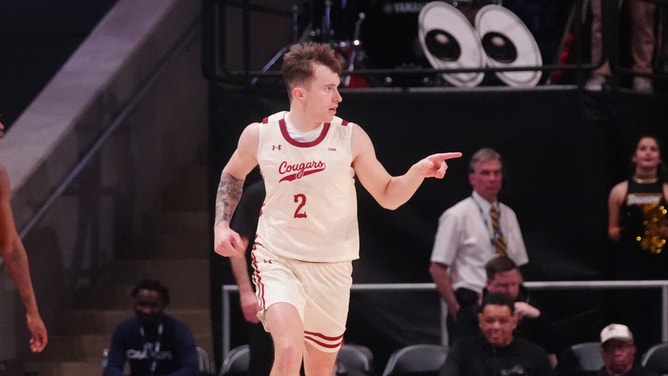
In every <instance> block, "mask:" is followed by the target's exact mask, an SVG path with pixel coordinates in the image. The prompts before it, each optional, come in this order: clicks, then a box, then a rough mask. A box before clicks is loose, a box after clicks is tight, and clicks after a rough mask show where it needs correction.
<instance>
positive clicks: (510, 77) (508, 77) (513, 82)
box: [475, 4, 543, 87]
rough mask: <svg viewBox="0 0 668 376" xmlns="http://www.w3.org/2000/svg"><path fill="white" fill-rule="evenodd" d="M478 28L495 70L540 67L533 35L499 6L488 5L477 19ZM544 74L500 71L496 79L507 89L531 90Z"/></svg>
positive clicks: (477, 15)
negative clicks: (520, 88)
mask: <svg viewBox="0 0 668 376" xmlns="http://www.w3.org/2000/svg"><path fill="white" fill-rule="evenodd" d="M475 29H476V30H477V32H478V34H479V35H480V40H481V42H482V47H483V49H484V51H485V54H486V55H487V57H488V59H487V65H488V66H490V67H495V68H513V67H539V66H541V65H543V59H542V58H541V55H540V50H539V49H538V44H536V40H535V39H534V38H533V35H531V32H530V31H529V29H527V27H526V26H525V25H524V23H523V22H522V20H520V19H519V17H517V16H516V15H515V13H513V12H512V11H510V10H508V9H506V8H504V7H502V6H500V5H492V4H490V5H485V6H484V7H482V8H480V10H479V11H478V13H477V14H476V16H475ZM541 75H542V72H541V71H536V70H530V71H505V72H504V71H499V72H496V76H497V77H498V78H499V79H500V80H501V81H503V82H504V83H505V84H506V85H508V86H514V87H532V86H536V84H538V81H540V78H541Z"/></svg>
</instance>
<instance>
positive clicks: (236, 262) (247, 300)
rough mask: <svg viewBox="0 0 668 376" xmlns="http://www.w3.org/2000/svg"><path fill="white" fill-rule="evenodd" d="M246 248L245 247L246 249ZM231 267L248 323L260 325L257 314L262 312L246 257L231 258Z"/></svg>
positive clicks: (246, 240)
mask: <svg viewBox="0 0 668 376" xmlns="http://www.w3.org/2000/svg"><path fill="white" fill-rule="evenodd" d="M241 239H242V242H246V243H248V239H246V238H244V237H242V238H241ZM244 248H245V247H244ZM230 265H231V266H232V274H234V279H235V281H236V282H237V287H239V300H240V303H241V311H242V312H243V314H244V318H245V319H246V321H248V322H251V323H254V324H256V323H258V322H260V320H259V319H258V318H257V313H258V312H259V311H260V305H259V304H258V301H257V297H256V296H255V292H254V291H253V286H252V285H251V281H250V277H249V276H248V270H247V266H246V257H232V258H230Z"/></svg>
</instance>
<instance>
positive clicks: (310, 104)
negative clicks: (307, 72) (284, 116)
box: [305, 65, 343, 122]
mask: <svg viewBox="0 0 668 376" xmlns="http://www.w3.org/2000/svg"><path fill="white" fill-rule="evenodd" d="M340 83H341V79H340V78H339V75H338V74H336V73H335V72H333V71H332V70H331V69H329V67H327V66H324V65H318V66H317V67H316V68H315V74H314V77H313V80H311V83H310V85H308V87H307V88H306V90H305V100H306V101H305V106H306V112H307V113H308V114H309V115H310V117H312V118H313V119H314V120H315V121H317V122H330V121H332V118H333V117H334V115H336V110H337V108H338V106H339V103H341V101H342V100H343V98H341V95H340V94H339V90H338V87H339V84H340Z"/></svg>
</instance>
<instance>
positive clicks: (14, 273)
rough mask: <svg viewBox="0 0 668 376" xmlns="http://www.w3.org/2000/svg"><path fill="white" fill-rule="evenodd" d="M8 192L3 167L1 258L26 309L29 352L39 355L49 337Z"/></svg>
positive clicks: (0, 180) (0, 170)
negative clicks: (39, 308) (38, 304)
mask: <svg viewBox="0 0 668 376" xmlns="http://www.w3.org/2000/svg"><path fill="white" fill-rule="evenodd" d="M9 190H10V184H9V176H8V175H7V171H6V170H5V168H4V166H2V165H0V255H1V256H2V258H3V259H4V260H5V265H6V266H7V270H8V271H9V274H10V275H11V277H12V279H13V280H14V283H15V284H16V288H17V289H18V292H19V296H20V297H21V301H22V302H23V305H24V306H25V309H26V322H27V325H28V330H30V333H31V335H32V338H31V339H30V349H31V350H32V351H33V352H41V351H42V350H44V347H45V346H46V344H47V342H48V336H47V332H46V326H45V325H44V322H43V321H42V317H41V316H40V314H39V310H38V308H37V300H36V299H35V291H34V290H33V285H32V280H31V279H30V266H29V263H28V255H27V253H26V250H25V248H24V246H23V242H21V238H20V237H19V235H18V233H17V232H16V226H15V224H14V216H13V213H12V208H11V206H10V203H9V197H10V195H9Z"/></svg>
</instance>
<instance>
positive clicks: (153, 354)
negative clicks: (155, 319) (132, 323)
mask: <svg viewBox="0 0 668 376" xmlns="http://www.w3.org/2000/svg"><path fill="white" fill-rule="evenodd" d="M139 335H140V336H141V339H142V340H143V341H144V343H145V344H147V345H148V346H146V347H147V349H146V350H147V351H148V352H149V353H148V356H149V358H150V359H151V367H150V370H151V376H153V375H155V369H156V367H157V366H158V357H157V355H158V353H159V352H160V341H161V340H162V323H160V325H158V337H157V338H156V339H155V343H151V342H148V341H147V340H146V333H145V332H144V327H143V326H140V327H139Z"/></svg>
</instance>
